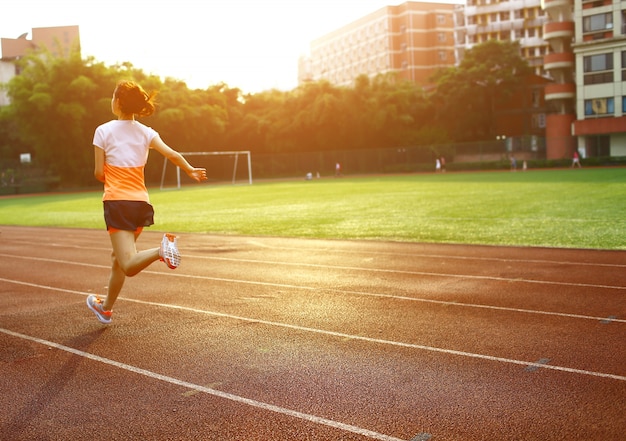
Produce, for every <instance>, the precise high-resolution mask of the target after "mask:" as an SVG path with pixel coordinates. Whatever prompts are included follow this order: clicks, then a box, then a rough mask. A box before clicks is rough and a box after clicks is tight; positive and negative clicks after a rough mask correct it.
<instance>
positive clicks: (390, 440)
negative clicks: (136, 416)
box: [0, 328, 403, 441]
mask: <svg viewBox="0 0 626 441" xmlns="http://www.w3.org/2000/svg"><path fill="white" fill-rule="evenodd" d="M0 332H3V333H5V334H7V335H10V336H12V337H16V338H21V339H24V340H30V341H32V342H35V343H39V344H41V345H45V346H49V347H52V348H56V349H59V350H62V351H65V352H69V353H71V354H74V355H78V356H80V357H83V358H87V359H90V360H93V361H97V362H99V363H104V364H107V365H109V366H113V367H116V368H119V369H123V370H126V371H129V372H132V373H135V374H139V375H144V376H146V377H149V378H152V379H155V380H159V381H163V382H166V383H169V384H173V385H176V386H181V387H184V388H187V389H190V390H193V391H197V392H203V393H206V394H209V395H213V396H215V397H219V398H225V399H227V400H231V401H234V402H236V403H240V404H246V405H248V406H252V407H256V408H259V409H263V410H267V411H269V412H274V413H278V414H282V415H286V416H289V417H293V418H298V419H301V420H305V421H309V422H312V423H314V424H319V425H323V426H328V427H331V428H333V429H339V430H343V431H346V432H351V433H355V434H357V435H361V436H366V437H368V438H371V439H376V440H381V441H403V440H402V439H400V438H396V437H393V436H389V435H385V434H382V433H378V432H374V431H372V430H368V429H364V428H361V427H357V426H353V425H351V424H346V423H341V422H339V421H333V420H330V419H328V418H323V417H320V416H316V415H311V414H308V413H303V412H299V411H297V410H293V409H287V408H285V407H280V406H276V405H274V404H269V403H264V402H262V401H257V400H253V399H250V398H245V397H241V396H239V395H234V394H231V393H228V392H222V391H220V390H217V389H212V388H210V387H206V386H201V385H198V384H194V383H190V382H188V381H184V380H180V379H178V378H173V377H169V376H167V375H162V374H158V373H156V372H152V371H149V370H146V369H142V368H139V367H136V366H132V365H129V364H126V363H120V362H119V361H115V360H111V359H109V358H104V357H100V356H98V355H94V354H90V353H89V352H84V351H81V350H78V349H74V348H71V347H69V346H65V345H62V344H59V343H55V342H51V341H48V340H43V339H40V338H37V337H32V336H30V335H25V334H20V333H18V332H13V331H10V330H8V329H4V328H0Z"/></svg>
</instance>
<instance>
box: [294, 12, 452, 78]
mask: <svg viewBox="0 0 626 441" xmlns="http://www.w3.org/2000/svg"><path fill="white" fill-rule="evenodd" d="M453 12H454V5H451V4H444V3H422V2H405V3H402V4H400V5H398V6H385V7H384V8H381V9H379V10H377V11H375V12H373V13H371V14H369V15H366V16H365V17H362V18H360V19H359V20H356V21H354V22H352V23H350V24H348V25H346V26H344V27H342V28H339V29H337V30H336V31H334V32H331V33H329V34H327V35H325V36H323V37H320V38H318V39H316V40H314V41H313V42H312V43H311V47H310V51H311V53H310V56H308V57H306V58H303V59H301V61H300V66H299V82H300V83H302V82H304V81H318V80H322V79H325V80H328V81H330V82H331V83H332V84H334V85H337V86H350V85H352V84H353V82H354V80H355V79H356V78H357V77H358V76H360V75H363V74H365V75H368V76H370V77H374V76H376V75H378V74H385V73H389V72H396V73H397V74H398V75H399V76H400V77H401V78H404V79H407V80H410V81H413V82H416V83H419V84H426V83H427V82H428V80H429V78H430V76H431V75H432V74H433V73H435V72H436V71H437V70H438V69H439V68H442V67H449V66H454V63H455V59H454V22H453Z"/></svg>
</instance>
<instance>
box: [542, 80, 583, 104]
mask: <svg viewBox="0 0 626 441" xmlns="http://www.w3.org/2000/svg"><path fill="white" fill-rule="evenodd" d="M544 95H545V99H546V101H554V100H565V99H573V98H574V97H575V96H576V84H575V83H565V84H546V86H545V89H544Z"/></svg>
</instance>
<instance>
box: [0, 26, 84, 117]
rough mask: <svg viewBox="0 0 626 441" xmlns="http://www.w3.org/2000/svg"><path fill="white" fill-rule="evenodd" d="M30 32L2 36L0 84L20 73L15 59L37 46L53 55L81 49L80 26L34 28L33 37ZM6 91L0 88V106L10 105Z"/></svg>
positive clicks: (65, 55)
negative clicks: (11, 36)
mask: <svg viewBox="0 0 626 441" xmlns="http://www.w3.org/2000/svg"><path fill="white" fill-rule="evenodd" d="M27 36H28V33H24V34H22V35H20V36H19V37H18V38H0V51H1V53H0V84H2V83H7V82H9V81H10V80H11V78H13V77H14V76H15V75H17V74H18V72H17V66H16V64H15V61H16V60H18V59H20V58H21V57H23V56H24V55H26V54H27V52H28V51H30V50H33V49H37V48H46V49H47V50H48V51H50V53H51V54H52V55H53V56H56V57H67V56H68V55H69V54H70V52H71V51H72V50H78V51H80V33H79V29H78V26H56V27H46V28H33V29H32V39H31V40H29V39H28V38H27ZM8 104H9V99H8V97H7V95H6V92H4V91H2V90H0V106H4V105H8Z"/></svg>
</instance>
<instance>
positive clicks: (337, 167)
mask: <svg viewBox="0 0 626 441" xmlns="http://www.w3.org/2000/svg"><path fill="white" fill-rule="evenodd" d="M339 176H341V164H340V163H339V162H338V163H336V164H335V177H336V178H338V177H339Z"/></svg>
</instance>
